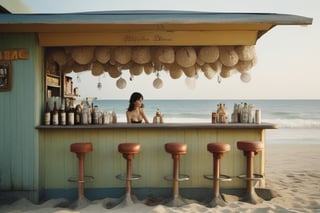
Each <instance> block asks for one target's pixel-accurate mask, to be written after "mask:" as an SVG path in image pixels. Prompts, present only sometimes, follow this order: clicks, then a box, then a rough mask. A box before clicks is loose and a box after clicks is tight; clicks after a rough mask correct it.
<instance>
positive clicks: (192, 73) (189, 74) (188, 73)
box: [182, 65, 197, 78]
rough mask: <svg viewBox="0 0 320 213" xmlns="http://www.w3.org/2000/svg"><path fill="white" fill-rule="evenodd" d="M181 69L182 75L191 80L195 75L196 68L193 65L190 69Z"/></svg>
mask: <svg viewBox="0 0 320 213" xmlns="http://www.w3.org/2000/svg"><path fill="white" fill-rule="evenodd" d="M182 69H183V72H184V74H185V75H186V76H187V77H189V78H191V77H193V76H195V75H196V74H197V71H196V67H195V66H194V65H193V66H191V67H187V68H185V67H184V68H182Z"/></svg>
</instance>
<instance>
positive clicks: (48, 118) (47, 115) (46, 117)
mask: <svg viewBox="0 0 320 213" xmlns="http://www.w3.org/2000/svg"><path fill="white" fill-rule="evenodd" d="M50 124H51V113H50V107H49V102H48V101H47V103H46V109H45V112H44V125H50Z"/></svg>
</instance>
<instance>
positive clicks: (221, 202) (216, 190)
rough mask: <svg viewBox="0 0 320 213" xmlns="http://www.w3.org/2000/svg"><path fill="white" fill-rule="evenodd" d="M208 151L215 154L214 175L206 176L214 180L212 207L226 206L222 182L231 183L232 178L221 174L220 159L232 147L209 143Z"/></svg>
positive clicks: (210, 204)
mask: <svg viewBox="0 0 320 213" xmlns="http://www.w3.org/2000/svg"><path fill="white" fill-rule="evenodd" d="M207 150H208V151H209V152H211V153H212V154H213V175H204V177H205V178H206V179H209V180H213V198H212V200H211V202H210V203H209V206H210V207H216V206H226V205H227V202H226V200H225V198H224V196H223V195H222V194H221V193H220V184H219V183H220V181H231V180H232V179H231V177H230V176H227V175H223V174H220V159H221V158H222V157H223V154H224V153H225V152H229V151H230V145H229V144H225V143H208V144H207Z"/></svg>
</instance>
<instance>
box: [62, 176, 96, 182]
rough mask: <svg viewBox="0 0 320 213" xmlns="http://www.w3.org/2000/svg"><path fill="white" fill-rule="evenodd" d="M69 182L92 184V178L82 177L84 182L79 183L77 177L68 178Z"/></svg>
mask: <svg viewBox="0 0 320 213" xmlns="http://www.w3.org/2000/svg"><path fill="white" fill-rule="evenodd" d="M68 181H69V182H81V183H86V182H93V181H94V177H93V176H84V180H83V181H80V180H79V178H78V177H69V178H68Z"/></svg>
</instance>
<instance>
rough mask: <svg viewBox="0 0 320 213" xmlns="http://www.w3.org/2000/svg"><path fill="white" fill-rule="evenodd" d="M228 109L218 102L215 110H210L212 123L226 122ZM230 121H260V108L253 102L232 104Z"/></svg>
mask: <svg viewBox="0 0 320 213" xmlns="http://www.w3.org/2000/svg"><path fill="white" fill-rule="evenodd" d="M228 122H229V118H228V111H227V108H226V106H225V104H222V103H220V104H218V105H217V110H216V112H212V123H228ZM231 123H256V124H260V123H261V110H260V109H256V108H255V107H254V105H253V104H248V103H240V104H234V106H233V112H232V114H231Z"/></svg>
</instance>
